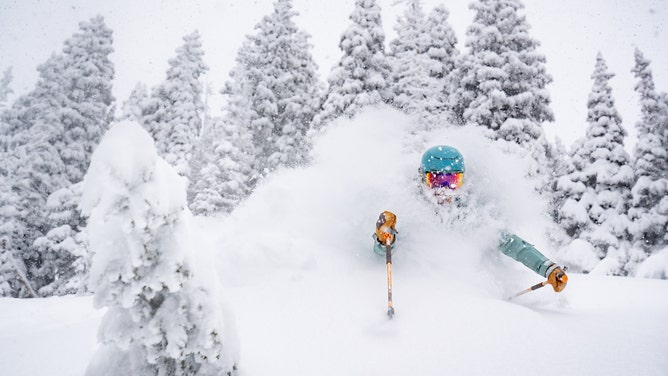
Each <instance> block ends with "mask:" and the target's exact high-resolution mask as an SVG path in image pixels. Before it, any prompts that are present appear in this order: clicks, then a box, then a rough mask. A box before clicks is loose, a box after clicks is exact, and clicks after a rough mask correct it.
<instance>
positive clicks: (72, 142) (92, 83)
mask: <svg viewBox="0 0 668 376" xmlns="http://www.w3.org/2000/svg"><path fill="white" fill-rule="evenodd" d="M112 43H113V40H112V31H111V29H109V28H108V27H107V26H106V25H105V23H104V19H103V18H102V16H97V17H95V18H92V19H91V20H90V21H88V22H82V23H80V24H79V32H77V33H75V34H74V35H73V36H72V37H71V38H69V39H68V40H67V41H65V46H64V48H63V57H64V59H65V67H64V70H63V72H62V77H61V80H62V82H63V84H64V85H65V86H64V87H63V93H64V95H65V97H66V101H65V103H63V104H61V108H62V110H61V111H60V122H61V123H62V124H63V131H64V132H63V134H62V135H59V140H58V141H59V142H57V143H56V145H55V146H56V148H57V149H58V152H59V153H60V155H61V157H62V159H63V163H64V164H65V168H66V170H67V178H68V179H69V181H70V182H72V183H76V182H80V181H81V179H83V176H84V174H85V172H86V170H87V169H88V164H89V163H90V157H91V155H92V154H93V150H94V149H95V147H96V146H97V144H98V143H99V142H100V139H102V135H103V134H104V132H106V131H107V129H108V128H109V124H110V123H111V121H112V119H113V113H114V102H115V99H114V96H113V95H112V93H111V89H112V80H113V78H114V66H113V63H112V62H111V60H110V59H109V55H110V54H111V53H112V52H113V51H114V49H113V47H112Z"/></svg>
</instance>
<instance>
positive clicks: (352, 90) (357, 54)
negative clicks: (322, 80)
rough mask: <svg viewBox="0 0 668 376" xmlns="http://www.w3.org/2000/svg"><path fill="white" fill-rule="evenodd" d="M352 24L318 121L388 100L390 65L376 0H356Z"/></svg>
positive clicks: (329, 79)
mask: <svg viewBox="0 0 668 376" xmlns="http://www.w3.org/2000/svg"><path fill="white" fill-rule="evenodd" d="M350 21H351V24H350V26H349V27H348V29H347V30H346V31H345V32H344V33H343V35H342V36H341V40H340V42H339V48H340V49H341V51H342V52H343V56H342V57H341V59H340V60H339V62H338V63H337V64H336V66H334V68H332V71H331V72H330V74H329V78H328V80H327V81H328V83H329V88H328V90H327V95H326V98H325V101H324V103H323V105H322V111H321V113H320V114H319V115H318V119H317V123H318V124H324V123H325V122H328V121H331V120H333V119H335V118H338V117H340V116H341V115H344V116H347V117H352V116H353V115H355V114H356V113H357V112H358V111H359V110H360V109H361V108H363V107H365V106H368V105H374V104H378V103H382V102H389V101H391V99H392V98H391V96H392V95H391V87H390V85H389V82H388V80H389V79H390V74H391V67H390V65H389V62H388V61H387V58H386V56H385V32H384V31H383V24H382V18H381V10H380V7H379V6H378V4H377V3H376V1H375V0H356V1H355V9H354V10H353V12H352V13H351V15H350Z"/></svg>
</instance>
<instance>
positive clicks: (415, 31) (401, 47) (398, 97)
mask: <svg viewBox="0 0 668 376" xmlns="http://www.w3.org/2000/svg"><path fill="white" fill-rule="evenodd" d="M425 26H426V16H425V14H424V12H423V11H422V6H421V5H420V1H419V0H412V1H409V2H408V7H407V8H406V10H405V11H404V14H403V16H401V17H399V18H398V19H397V24H396V26H395V30H396V31H397V37H396V38H395V39H393V40H392V41H391V42H390V54H389V56H388V61H389V62H390V64H391V67H392V74H391V88H392V91H393V93H392V95H393V98H394V100H393V104H394V106H395V107H397V108H399V109H401V110H403V111H405V112H407V113H413V114H417V115H419V116H420V117H421V118H422V121H423V122H428V121H429V120H428V118H429V117H430V116H431V115H432V114H434V113H436V112H437V109H438V108H439V107H440V103H441V102H440V99H442V98H441V92H442V91H443V82H442V80H438V79H436V78H435V74H436V73H437V72H438V71H441V70H442V67H441V66H440V65H439V64H438V63H437V61H435V60H432V58H431V56H429V55H428V51H429V50H430V46H431V34H430V33H429V32H428V29H426V28H425Z"/></svg>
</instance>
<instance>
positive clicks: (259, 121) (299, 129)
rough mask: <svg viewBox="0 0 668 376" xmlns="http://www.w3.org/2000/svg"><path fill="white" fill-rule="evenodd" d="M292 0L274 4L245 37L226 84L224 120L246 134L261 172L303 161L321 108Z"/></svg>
mask: <svg viewBox="0 0 668 376" xmlns="http://www.w3.org/2000/svg"><path fill="white" fill-rule="evenodd" d="M297 15H298V13H297V12H296V11H294V10H293V9H292V1H291V0H277V1H276V2H275V3H274V10H273V12H272V13H271V14H270V15H268V16H265V17H264V18H263V19H262V20H261V21H260V22H259V23H258V24H257V25H256V26H255V29H256V33H255V34H253V35H248V36H247V37H246V41H245V42H244V44H243V46H242V47H241V49H239V52H238V55H237V58H236V61H237V65H236V67H235V68H234V70H233V71H232V72H231V74H230V76H231V80H230V81H228V82H227V83H226V86H225V89H224V90H223V94H225V95H227V96H228V97H229V101H228V105H227V107H226V108H225V110H226V118H225V121H226V122H227V123H229V124H234V125H236V126H238V127H242V128H245V129H247V130H248V132H250V134H252V141H253V145H254V148H255V152H254V154H255V158H256V161H255V163H254V168H255V169H256V171H259V172H261V173H263V174H266V173H268V172H270V171H273V170H274V169H276V168H277V167H278V166H282V165H287V166H292V165H295V164H300V163H303V162H305V161H306V158H307V153H308V144H307V142H306V138H305V135H306V132H307V131H308V130H309V128H310V126H311V122H312V121H313V117H314V116H315V113H316V111H317V109H318V108H319V105H320V98H321V84H320V82H319V81H318V78H317V66H316V64H315V62H314V61H313V58H312V56H311V53H310V47H311V46H310V44H309V43H308V38H309V36H308V34H306V33H305V32H303V31H300V30H298V28H297V26H296V25H295V23H294V21H293V18H294V17H295V16H297Z"/></svg>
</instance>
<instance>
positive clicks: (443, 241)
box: [0, 109, 668, 376]
mask: <svg viewBox="0 0 668 376" xmlns="http://www.w3.org/2000/svg"><path fill="white" fill-rule="evenodd" d="M316 139H317V142H316V145H315V147H314V151H313V154H314V159H313V162H312V163H311V164H310V165H309V166H306V167H300V168H296V169H286V170H282V171H279V172H277V173H276V174H274V175H273V176H271V177H270V178H268V179H267V180H266V181H264V182H262V183H261V184H260V186H259V187H258V189H257V190H256V192H255V193H254V194H253V195H252V196H251V197H250V198H249V199H248V200H247V201H246V202H244V203H243V204H242V206H240V207H239V208H238V210H236V211H235V212H233V213H232V214H231V215H230V216H228V217H227V218H224V219H206V218H198V219H197V220H198V223H197V226H195V229H194V230H196V231H199V232H200V233H199V236H198V237H197V238H198V239H199V241H198V243H197V244H192V252H193V253H195V254H199V255H200V257H201V259H206V260H209V259H212V260H214V261H212V262H213V263H214V265H215V266H216V269H217V270H218V272H219V274H220V282H221V285H222V286H223V289H222V292H221V299H222V300H224V301H225V302H226V304H227V306H228V308H230V309H231V310H232V311H233V312H234V314H235V316H236V323H235V326H236V328H237V330H238V335H239V338H240V342H241V363H240V375H241V376H264V375H341V374H345V375H444V374H453V375H490V374H493V375H535V374H540V375H629V374H637V375H665V374H666V371H667V370H668V358H667V357H666V356H665V354H667V353H668V322H667V321H666V320H665V318H666V317H668V316H667V315H668V300H667V299H666V296H668V282H667V281H665V280H643V279H631V278H615V277H602V276H592V275H571V276H570V277H571V279H570V282H569V286H568V288H567V289H566V290H565V291H564V292H563V293H561V294H555V293H554V292H552V291H551V289H550V288H544V289H541V290H538V291H535V292H532V293H531V294H527V295H524V296H522V297H520V298H518V299H516V300H515V301H514V302H508V301H505V300H504V297H506V296H508V295H510V294H511V293H513V292H516V291H519V290H521V289H523V288H526V287H528V286H529V285H531V284H534V283H536V282H539V281H540V280H541V278H540V277H539V276H537V275H535V274H534V273H533V272H531V271H530V270H528V269H526V268H525V267H524V266H522V265H519V264H518V263H516V262H514V261H513V260H511V259H509V258H507V257H505V256H503V255H502V254H500V253H499V252H497V251H495V250H494V244H495V242H496V236H497V234H498V231H499V230H501V229H504V228H505V229H509V230H512V231H514V232H517V233H518V234H519V235H521V236H522V237H524V238H526V239H527V240H529V241H530V242H532V243H534V244H535V245H536V246H537V247H538V248H539V249H541V250H542V251H543V252H544V253H546V254H547V255H549V256H550V257H551V258H553V259H555V260H556V261H559V252H557V251H555V250H552V249H550V248H549V246H548V242H547V241H546V240H545V238H544V232H545V229H546V226H548V224H549V221H548V218H547V217H546V216H545V215H544V211H543V207H542V204H541V202H540V200H539V199H538V198H537V197H536V196H535V194H534V193H533V190H532V188H531V183H530V182H528V181H526V180H524V178H523V168H524V167H525V165H524V163H525V161H523V160H522V159H521V158H519V157H516V156H511V155H507V154H505V153H503V152H502V151H500V150H498V149H497V148H496V147H495V146H494V145H492V144H490V143H489V142H488V141H486V140H484V139H483V138H482V137H481V136H480V135H479V134H478V133H477V132H476V131H475V130H471V129H468V128H466V129H459V130H454V129H449V130H441V131H435V132H431V133H424V132H418V131H417V129H415V127H414V125H413V122H412V121H411V119H410V118H407V117H405V116H403V115H400V114H399V113H396V112H394V111H390V110H386V109H379V110H374V111H370V112H367V113H364V114H362V115H361V116H359V117H358V118H357V119H355V120H352V121H341V122H339V123H335V124H332V125H331V126H330V127H328V128H327V130H326V131H325V132H324V133H323V134H320V135H318V136H317V138H316ZM441 143H444V144H451V145H454V146H456V147H458V148H459V149H460V150H461V151H462V153H463V154H464V156H465V158H466V163H467V177H466V181H465V186H466V189H464V190H463V195H464V196H465V197H463V199H462V200H463V201H464V202H467V203H468V204H467V205H464V206H463V207H462V208H460V209H457V208H456V207H448V208H441V209H437V207H436V206H435V205H434V204H433V203H432V202H430V200H429V199H428V198H427V197H426V196H425V195H424V193H423V192H422V191H421V189H420V184H419V181H418V180H417V176H416V175H417V171H416V170H417V167H418V164H419V159H420V155H421V152H422V151H423V150H424V149H426V147H428V146H432V145H435V144H441ZM383 210H391V211H394V212H395V213H396V214H397V216H398V224H397V228H398V230H399V232H400V233H399V237H398V243H397V252H396V254H395V256H394V258H393V262H394V263H393V277H394V278H393V282H394V283H393V287H394V289H393V290H394V291H393V293H394V294H393V295H394V305H395V309H396V315H395V317H394V319H393V320H388V318H387V316H386V315H385V312H386V304H387V300H386V299H387V292H386V274H385V273H386V272H385V264H384V258H383V257H379V256H376V255H375V254H374V253H373V252H372V250H371V248H372V240H371V233H372V231H373V226H374V223H375V220H376V218H377V216H378V214H379V213H380V212H381V211H383ZM195 272H196V271H195ZM100 317H101V312H98V311H95V310H94V309H93V308H92V301H91V299H90V298H87V297H86V298H51V299H42V300H14V299H0V369H2V372H1V373H2V374H7V375H34V374H39V373H44V372H48V373H49V374H50V375H54V376H64V375H81V374H83V371H84V370H85V368H86V365H87V364H88V361H89V359H90V356H91V355H92V354H93V352H94V338H95V331H96V325H97V322H98V321H99V319H100Z"/></svg>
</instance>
